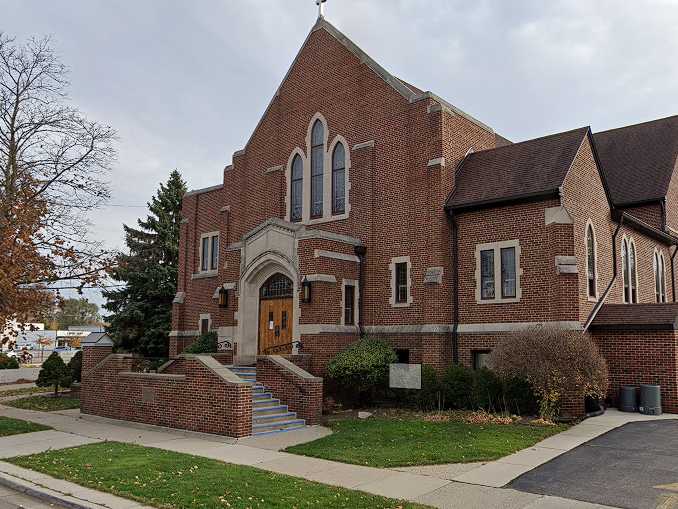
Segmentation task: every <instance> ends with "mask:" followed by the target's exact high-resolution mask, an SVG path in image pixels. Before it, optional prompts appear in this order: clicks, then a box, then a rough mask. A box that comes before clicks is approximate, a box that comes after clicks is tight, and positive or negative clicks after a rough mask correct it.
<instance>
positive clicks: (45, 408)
mask: <svg viewBox="0 0 678 509" xmlns="http://www.w3.org/2000/svg"><path fill="white" fill-rule="evenodd" d="M2 404H3V405H7V406H13V407H15V408H22V409H24V410H39V411H41V412H54V411H57V410H71V409H73V408H80V399H79V398H72V397H70V396H59V397H58V398H55V397H54V396H53V395H49V396H30V397H28V398H21V399H13V400H11V401H3V402H2Z"/></svg>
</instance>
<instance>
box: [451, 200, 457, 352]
mask: <svg viewBox="0 0 678 509" xmlns="http://www.w3.org/2000/svg"><path fill="white" fill-rule="evenodd" d="M449 219H450V224H451V226H452V331H451V338H450V339H451V340H452V363H454V364H459V241H458V227H457V219H456V218H455V217H454V214H452V213H451V212H450V213H449Z"/></svg>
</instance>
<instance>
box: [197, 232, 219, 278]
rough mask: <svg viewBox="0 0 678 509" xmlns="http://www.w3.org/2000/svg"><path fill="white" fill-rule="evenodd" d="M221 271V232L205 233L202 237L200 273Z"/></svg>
mask: <svg viewBox="0 0 678 509" xmlns="http://www.w3.org/2000/svg"><path fill="white" fill-rule="evenodd" d="M218 269H219V232H211V233H204V234H202V235H201V236H200V272H212V271H217V270H218Z"/></svg>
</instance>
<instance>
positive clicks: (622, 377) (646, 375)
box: [592, 331, 678, 413]
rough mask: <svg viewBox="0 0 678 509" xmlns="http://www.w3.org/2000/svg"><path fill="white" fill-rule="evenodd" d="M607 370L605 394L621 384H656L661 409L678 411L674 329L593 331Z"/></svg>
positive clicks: (677, 354) (613, 393)
mask: <svg viewBox="0 0 678 509" xmlns="http://www.w3.org/2000/svg"><path fill="white" fill-rule="evenodd" d="M592 335H593V338H594V339H595V341H596V343H597V344H598V348H599V349H600V352H601V353H602V354H603V356H604V357H605V359H606V360H607V365H608V369H609V372H610V389H609V392H608V397H609V398H610V400H611V401H612V403H613V404H615V405H616V403H617V399H618V397H619V388H620V387H621V386H622V385H638V384H641V383H647V384H657V383H658V384H659V385H661V390H662V406H663V409H664V411H665V412H673V413H676V412H678V346H677V345H678V334H677V333H676V332H675V331H625V332H624V331H612V332H602V331H601V332H593V333H592Z"/></svg>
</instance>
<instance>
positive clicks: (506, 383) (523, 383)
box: [502, 378, 539, 415]
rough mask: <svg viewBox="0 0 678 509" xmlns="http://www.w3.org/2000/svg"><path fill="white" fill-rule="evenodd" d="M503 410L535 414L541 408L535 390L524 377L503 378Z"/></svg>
mask: <svg viewBox="0 0 678 509" xmlns="http://www.w3.org/2000/svg"><path fill="white" fill-rule="evenodd" d="M502 386H503V387H502V389H503V391H502V392H503V395H502V410H504V411H507V412H510V413H512V414H517V415H535V414H536V413H537V412H538V410H539V402H538V401H537V398H536V396H535V395H534V391H533V390H532V387H531V386H530V384H529V382H528V381H527V380H525V379H524V378H510V379H508V380H502Z"/></svg>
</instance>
